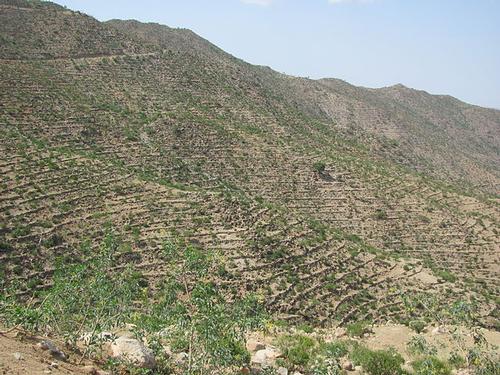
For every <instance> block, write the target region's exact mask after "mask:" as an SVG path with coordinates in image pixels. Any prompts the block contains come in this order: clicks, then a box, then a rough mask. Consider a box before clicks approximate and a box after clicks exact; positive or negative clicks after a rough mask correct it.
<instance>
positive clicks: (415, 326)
mask: <svg viewBox="0 0 500 375" xmlns="http://www.w3.org/2000/svg"><path fill="white" fill-rule="evenodd" d="M426 325H427V324H426V323H425V322H424V321H423V320H412V321H411V322H410V324H409V326H410V328H411V329H412V330H414V331H415V332H417V333H422V332H424V330H425V327H426Z"/></svg>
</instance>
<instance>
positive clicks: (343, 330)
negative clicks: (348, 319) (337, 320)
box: [335, 327, 346, 338]
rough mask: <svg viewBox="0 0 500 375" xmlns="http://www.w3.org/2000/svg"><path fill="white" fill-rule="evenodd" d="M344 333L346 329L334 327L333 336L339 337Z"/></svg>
mask: <svg viewBox="0 0 500 375" xmlns="http://www.w3.org/2000/svg"><path fill="white" fill-rule="evenodd" d="M345 335H346V330H345V328H343V327H338V328H336V329H335V337H336V338H341V337H344V336H345Z"/></svg>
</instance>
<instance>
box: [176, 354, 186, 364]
mask: <svg viewBox="0 0 500 375" xmlns="http://www.w3.org/2000/svg"><path fill="white" fill-rule="evenodd" d="M188 360H189V354H187V353H185V352H181V353H177V354H176V355H175V363H177V364H178V365H182V364H184V363H186V362H187V361H188Z"/></svg>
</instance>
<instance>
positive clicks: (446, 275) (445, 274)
mask: <svg viewBox="0 0 500 375" xmlns="http://www.w3.org/2000/svg"><path fill="white" fill-rule="evenodd" d="M436 276H437V277H439V278H441V279H443V280H444V281H447V282H449V283H454V282H455V281H457V277H456V276H455V275H454V274H452V273H451V272H450V271H446V270H440V271H436Z"/></svg>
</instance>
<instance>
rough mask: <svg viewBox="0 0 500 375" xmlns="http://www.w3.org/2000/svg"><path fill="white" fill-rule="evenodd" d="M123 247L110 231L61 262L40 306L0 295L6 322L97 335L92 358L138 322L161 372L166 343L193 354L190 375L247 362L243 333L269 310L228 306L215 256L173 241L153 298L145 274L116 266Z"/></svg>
mask: <svg viewBox="0 0 500 375" xmlns="http://www.w3.org/2000/svg"><path fill="white" fill-rule="evenodd" d="M119 245H120V241H119V239H118V238H117V237H116V236H114V235H113V233H112V232H110V233H109V234H108V236H107V237H106V239H105V241H104V242H103V243H102V245H101V246H100V248H99V251H98V252H97V253H96V254H93V256H92V257H89V259H88V261H86V262H85V263H83V264H76V265H75V264H65V263H63V262H59V263H58V264H57V269H56V271H55V274H54V278H53V285H52V287H50V288H49V289H48V290H46V291H45V292H43V293H42V294H41V295H39V296H38V298H37V299H36V300H37V301H38V302H36V303H33V304H23V303H21V302H20V301H18V300H16V299H14V298H12V297H6V296H5V295H4V296H0V319H1V320H2V321H3V322H4V323H5V324H7V325H19V326H21V327H23V328H25V329H28V330H30V331H36V332H43V333H45V334H51V335H56V336H59V337H62V338H64V339H65V341H67V342H70V343H75V342H76V341H77V340H78V339H79V337H80V336H81V335H82V334H87V335H89V334H90V337H89V338H88V340H89V341H90V345H89V346H88V350H87V351H86V352H85V353H84V355H85V356H90V355H91V354H92V352H93V351H98V350H99V348H100V343H99V340H98V337H99V336H100V335H99V334H100V333H101V332H103V331H106V330H112V329H113V328H115V327H119V326H123V325H124V324H126V323H133V324H134V325H135V334H136V336H137V338H138V339H140V340H142V341H146V339H147V341H148V344H149V346H150V348H151V349H152V350H153V351H155V354H156V355H157V357H158V359H159V361H158V363H160V365H161V366H163V368H158V369H156V370H155V373H163V372H165V371H167V368H168V367H169V364H168V363H167V362H166V358H165V351H164V349H163V346H164V344H167V345H169V346H171V347H172V348H173V349H174V350H175V349H178V350H179V351H185V352H186V353H187V354H188V357H189V361H187V363H185V364H184V365H182V366H184V367H185V368H183V369H182V371H185V372H188V373H190V374H196V373H199V372H200V371H201V372H204V373H218V371H219V370H218V369H219V368H221V367H228V366H241V365H243V364H246V363H248V361H249V359H250V358H249V353H248V352H247V351H246V349H245V341H244V335H245V333H246V332H247V330H253V329H257V328H260V327H261V326H262V324H263V322H264V320H263V319H264V311H263V309H262V308H261V307H260V305H259V303H258V302H257V300H256V299H255V298H253V297H248V298H245V299H242V300H238V301H232V302H231V303H229V302H228V301H227V300H226V298H225V297H224V295H223V294H222V293H221V291H220V290H219V289H218V288H217V287H216V286H215V284H214V283H212V282H211V280H210V275H211V274H212V273H213V272H212V271H213V269H214V267H216V265H215V262H214V261H213V259H214V256H213V254H212V253H210V252H205V251H203V250H201V249H197V248H194V247H190V246H187V247H184V246H178V245H176V244H173V243H166V244H165V246H164V252H163V255H162V256H163V257H165V260H166V261H167V262H168V263H169V274H168V275H166V276H165V277H164V280H163V281H162V282H161V283H160V287H159V288H158V289H159V290H158V291H157V292H156V294H155V295H154V296H151V295H149V291H148V288H147V282H146V280H145V279H144V278H143V277H142V276H141V275H140V274H138V273H137V272H135V271H133V270H132V269H131V268H125V269H123V268H119V267H117V266H118V265H117V264H115V261H114V259H116V255H117V251H119ZM113 270H115V271H113ZM160 332H162V334H161V335H160V334H159V333H160Z"/></svg>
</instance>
